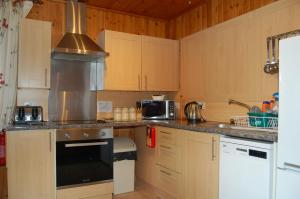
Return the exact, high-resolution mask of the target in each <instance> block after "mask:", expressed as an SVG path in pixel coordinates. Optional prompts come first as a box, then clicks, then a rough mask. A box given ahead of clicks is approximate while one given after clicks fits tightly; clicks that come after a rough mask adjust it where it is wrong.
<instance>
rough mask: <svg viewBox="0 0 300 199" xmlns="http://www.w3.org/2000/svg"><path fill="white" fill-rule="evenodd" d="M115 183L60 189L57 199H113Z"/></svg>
mask: <svg viewBox="0 0 300 199" xmlns="http://www.w3.org/2000/svg"><path fill="white" fill-rule="evenodd" d="M112 193H113V183H112V182H110V183H103V184H94V185H87V186H80V187H73V188H66V189H59V190H57V193H56V199H112Z"/></svg>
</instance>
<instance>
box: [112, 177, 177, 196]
mask: <svg viewBox="0 0 300 199" xmlns="http://www.w3.org/2000/svg"><path fill="white" fill-rule="evenodd" d="M113 198H114V199H173V197H171V196H170V195H168V194H166V193H164V192H162V191H160V190H158V189H156V188H155V187H153V186H151V185H149V184H147V183H144V182H142V181H141V180H137V182H136V186H135V191H134V192H131V193H125V194H120V195H116V196H114V197H113Z"/></svg>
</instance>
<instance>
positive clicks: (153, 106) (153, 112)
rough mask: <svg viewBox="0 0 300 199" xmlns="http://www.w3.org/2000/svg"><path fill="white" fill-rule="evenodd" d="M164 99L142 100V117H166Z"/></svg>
mask: <svg viewBox="0 0 300 199" xmlns="http://www.w3.org/2000/svg"><path fill="white" fill-rule="evenodd" d="M166 111H167V109H166V101H151V100H150V101H142V115H143V119H166Z"/></svg>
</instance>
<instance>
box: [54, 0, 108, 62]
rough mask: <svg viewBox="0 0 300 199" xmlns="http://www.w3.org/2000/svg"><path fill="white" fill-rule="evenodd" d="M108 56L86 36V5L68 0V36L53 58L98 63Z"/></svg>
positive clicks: (63, 39) (59, 45)
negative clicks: (97, 61)
mask: <svg viewBox="0 0 300 199" xmlns="http://www.w3.org/2000/svg"><path fill="white" fill-rule="evenodd" d="M106 55H108V53H106V52H104V50H103V49H101V48H100V47H99V46H98V45H97V44H96V43H95V42H94V41H93V40H92V39H90V38H89V37H88V36H87V35H86V4H85V3H84V2H80V1H79V0H67V6H66V34H65V35H64V37H63V38H62V40H61V41H60V42H59V44H58V45H57V47H56V48H54V49H53V52H52V58H54V59H67V60H80V61H96V60H99V59H101V58H104V57H105V56H106Z"/></svg>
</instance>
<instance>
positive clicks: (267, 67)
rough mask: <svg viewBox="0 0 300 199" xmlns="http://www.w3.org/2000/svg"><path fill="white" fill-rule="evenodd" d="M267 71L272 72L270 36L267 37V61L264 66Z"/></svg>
mask: <svg viewBox="0 0 300 199" xmlns="http://www.w3.org/2000/svg"><path fill="white" fill-rule="evenodd" d="M264 71H265V73H270V38H267V61H266V64H265V67H264Z"/></svg>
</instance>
